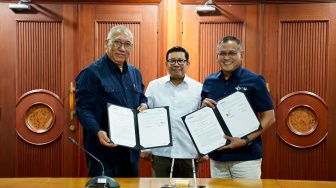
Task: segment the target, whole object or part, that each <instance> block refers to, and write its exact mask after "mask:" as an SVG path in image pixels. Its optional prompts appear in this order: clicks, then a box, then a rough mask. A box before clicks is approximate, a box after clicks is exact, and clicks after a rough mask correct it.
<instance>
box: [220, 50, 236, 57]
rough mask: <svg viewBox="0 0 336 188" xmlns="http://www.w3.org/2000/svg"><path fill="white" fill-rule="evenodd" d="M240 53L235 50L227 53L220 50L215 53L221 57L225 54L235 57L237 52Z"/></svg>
mask: <svg viewBox="0 0 336 188" xmlns="http://www.w3.org/2000/svg"><path fill="white" fill-rule="evenodd" d="M238 53H240V52H236V51H229V53H226V52H220V53H217V54H218V55H219V56H221V57H226V56H229V57H235V56H237V54H238Z"/></svg>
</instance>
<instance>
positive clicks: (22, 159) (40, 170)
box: [15, 137, 63, 177]
mask: <svg viewBox="0 0 336 188" xmlns="http://www.w3.org/2000/svg"><path fill="white" fill-rule="evenodd" d="M61 141H62V140H61V139H57V140H56V141H54V142H53V143H51V144H49V145H45V146H37V145H32V144H29V143H27V142H26V141H24V140H22V139H21V138H19V137H18V138H17V145H18V150H17V157H16V158H17V159H16V161H17V164H16V174H15V176H16V177H59V176H60V175H61V174H62V170H63V169H62V168H63V166H62V165H60V161H62V152H61V151H62V143H61Z"/></svg>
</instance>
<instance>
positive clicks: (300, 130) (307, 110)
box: [287, 105, 318, 135]
mask: <svg viewBox="0 0 336 188" xmlns="http://www.w3.org/2000/svg"><path fill="white" fill-rule="evenodd" d="M317 122H318V120H317V115H316V112H315V111H314V110H313V109H312V108H311V107H309V106H306V105H305V106H296V107H294V108H292V109H291V110H290V111H289V113H288V116H287V126H288V127H289V129H290V130H291V131H292V132H293V133H295V134H297V135H308V134H311V133H312V132H313V131H314V130H315V129H316V127H317Z"/></svg>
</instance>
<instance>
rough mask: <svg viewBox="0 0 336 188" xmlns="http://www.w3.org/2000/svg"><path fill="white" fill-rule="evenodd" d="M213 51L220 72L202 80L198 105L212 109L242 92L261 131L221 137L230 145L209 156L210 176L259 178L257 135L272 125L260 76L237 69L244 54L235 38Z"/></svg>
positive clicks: (267, 100)
mask: <svg viewBox="0 0 336 188" xmlns="http://www.w3.org/2000/svg"><path fill="white" fill-rule="evenodd" d="M217 50H218V51H217V63H218V64H219V66H220V67H221V70H220V71H218V72H215V73H213V74H211V75H209V76H208V77H206V78H205V80H204V84H203V88H202V94H201V97H202V106H207V105H208V106H210V107H212V108H215V105H216V100H218V99H220V98H223V97H226V96H228V95H230V94H232V93H234V92H236V91H237V90H240V89H244V93H245V94H246V97H247V99H248V100H249V102H250V104H251V106H252V109H253V111H254V113H255V114H256V115H257V114H259V115H260V119H259V121H260V124H261V126H262V129H261V130H259V131H256V132H253V133H251V134H249V135H247V136H245V137H243V138H238V137H229V136H225V139H227V140H229V141H230V144H228V145H226V146H223V147H221V148H219V149H218V150H215V151H213V152H211V153H209V157H210V159H211V160H210V171H211V177H213V178H247V179H260V176H261V161H262V157H263V155H262V141H261V134H262V133H263V132H265V131H266V130H267V129H268V128H269V127H270V126H271V125H272V124H274V122H275V115H274V107H273V104H272V100H271V98H270V95H269V93H268V90H267V87H266V84H265V80H264V78H263V76H261V75H259V74H256V73H253V72H251V71H249V70H247V69H245V68H243V67H242V66H241V62H242V59H243V57H244V51H243V50H242V44H241V41H240V40H239V39H237V38H236V37H232V36H227V37H224V38H223V39H221V40H220V41H219V42H218V46H217ZM237 126H239V125H237Z"/></svg>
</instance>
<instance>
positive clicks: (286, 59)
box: [264, 4, 336, 180]
mask: <svg viewBox="0 0 336 188" xmlns="http://www.w3.org/2000/svg"><path fill="white" fill-rule="evenodd" d="M316 7H318V8H316ZM334 11H335V5H332V4H304V5H302V4H301V5H267V6H266V7H265V26H267V27H265V36H266V37H265V40H266V41H267V42H266V43H265V49H266V53H265V66H264V67H265V70H264V71H265V73H266V74H268V75H270V78H271V82H272V85H271V86H273V87H271V89H272V88H273V89H272V90H273V91H274V90H276V110H277V112H276V114H277V122H276V127H275V128H276V139H274V142H275V143H276V145H274V148H273V149H272V150H270V151H272V152H269V153H266V155H271V156H272V158H273V159H274V163H273V165H272V166H270V167H269V168H273V169H275V170H276V171H274V172H272V174H269V176H268V177H271V178H280V179H310V180H335V170H334V169H335V162H333V161H334V160H330V159H332V158H334V157H335V154H334V152H333V147H334V144H335V141H334V140H335V134H336V133H335V130H334V128H333V126H334V125H333V124H334V122H335V117H333V116H334V115H331V114H335V100H334V98H335V97H334V95H335V87H334V85H335V84H334V82H335V76H334V75H335V73H334V72H335V65H334V64H335V55H334V54H335V53H330V52H332V51H334V48H335V47H334V46H335V34H334V33H335V26H334V25H335V21H336V20H335V16H334V13H333V12H334ZM271 75H273V76H271ZM330 146H331V147H330Z"/></svg>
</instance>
